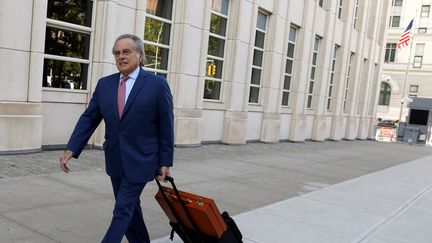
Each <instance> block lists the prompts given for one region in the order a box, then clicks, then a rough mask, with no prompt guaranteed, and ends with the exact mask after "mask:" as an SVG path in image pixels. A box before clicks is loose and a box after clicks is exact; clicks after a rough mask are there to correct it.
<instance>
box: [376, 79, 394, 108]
mask: <svg viewBox="0 0 432 243" xmlns="http://www.w3.org/2000/svg"><path fill="white" fill-rule="evenodd" d="M390 96H391V87H390V85H389V84H388V83H386V82H381V88H380V95H379V101H378V105H386V106H388V105H389V104H390Z"/></svg>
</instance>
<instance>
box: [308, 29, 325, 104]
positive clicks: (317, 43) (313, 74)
mask: <svg viewBox="0 0 432 243" xmlns="http://www.w3.org/2000/svg"><path fill="white" fill-rule="evenodd" d="M321 40H322V38H321V37H320V36H318V35H315V38H314V46H313V49H312V60H311V69H310V73H309V82H308V85H307V89H306V92H307V93H306V109H309V110H311V109H313V107H312V106H313V94H314V90H315V87H314V86H315V83H316V81H317V80H318V78H317V69H318V59H319V51H320V47H321Z"/></svg>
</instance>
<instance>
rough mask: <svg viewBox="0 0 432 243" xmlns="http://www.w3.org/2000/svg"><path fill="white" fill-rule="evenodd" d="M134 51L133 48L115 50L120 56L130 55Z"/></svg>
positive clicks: (115, 54)
mask: <svg viewBox="0 0 432 243" xmlns="http://www.w3.org/2000/svg"><path fill="white" fill-rule="evenodd" d="M133 52H134V51H133V50H132V49H124V50H121V51H113V54H114V56H115V57H119V56H120V55H123V56H129V55H131V54H132V53H133Z"/></svg>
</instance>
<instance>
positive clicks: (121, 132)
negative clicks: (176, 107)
mask: <svg viewBox="0 0 432 243" xmlns="http://www.w3.org/2000/svg"><path fill="white" fill-rule="evenodd" d="M143 48H144V46H143V42H142V40H141V39H140V38H139V37H137V36H134V35H129V34H125V35H121V36H119V37H118V38H117V40H116V41H115V44H114V47H113V54H114V57H115V61H116V66H117V69H118V70H119V73H115V74H112V75H109V76H106V77H103V78H101V79H100V80H99V82H98V83H97V86H96V89H95V91H94V93H93V96H92V99H91V101H90V104H89V106H88V107H87V109H86V110H85V112H84V113H83V114H82V115H81V117H80V119H79V120H78V123H77V124H76V126H75V129H74V131H73V133H72V135H71V138H70V140H69V142H68V144H67V146H66V150H65V152H64V153H63V155H62V156H61V157H60V167H61V169H62V170H63V171H64V172H66V173H68V172H69V168H68V166H67V162H68V161H69V159H70V158H72V157H73V158H78V157H79V155H80V153H81V151H82V150H83V148H84V147H85V146H86V144H87V142H88V140H89V138H90V136H91V135H92V134H93V132H94V130H95V129H96V128H97V126H98V125H99V123H100V122H101V121H102V119H103V120H104V122H105V142H104V144H103V148H104V150H105V164H106V172H107V174H108V175H109V176H110V177H111V183H112V187H113V191H114V197H115V199H116V202H115V206H114V211H113V217H112V221H111V224H110V226H109V228H108V231H107V233H106V234H105V237H104V239H103V240H102V242H104V243H105V242H106V243H117V242H120V241H121V240H122V238H123V236H124V235H126V237H127V239H128V241H129V242H131V243H135V242H137V243H145V242H150V239H149V235H148V232H147V228H146V226H145V223H144V219H143V214H142V210H141V206H140V199H139V197H140V195H141V193H142V190H143V189H144V186H145V185H146V183H147V182H148V181H151V180H152V179H154V177H155V175H156V174H158V176H157V179H158V180H160V181H164V180H165V177H166V176H169V173H170V172H169V168H170V167H171V166H172V164H173V151H174V129H173V123H174V121H173V120H174V119H173V117H174V115H173V105H172V95H171V92H170V89H169V86H168V83H167V81H166V80H165V79H164V78H162V77H160V76H156V75H153V74H150V73H147V72H145V71H144V70H143V69H142V68H141V67H140V66H141V65H142V63H143V59H144V49H143Z"/></svg>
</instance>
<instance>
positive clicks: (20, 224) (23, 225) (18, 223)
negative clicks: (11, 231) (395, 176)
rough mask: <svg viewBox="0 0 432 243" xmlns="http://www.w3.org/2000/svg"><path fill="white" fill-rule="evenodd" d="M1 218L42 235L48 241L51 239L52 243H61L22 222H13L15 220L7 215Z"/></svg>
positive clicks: (1, 215) (0, 215)
mask: <svg viewBox="0 0 432 243" xmlns="http://www.w3.org/2000/svg"><path fill="white" fill-rule="evenodd" d="M0 217H2V218H5V219H6V220H9V221H10V222H13V223H14V224H17V225H19V226H21V227H24V228H26V229H28V230H30V231H32V232H34V233H36V234H39V235H42V236H43V237H46V238H48V239H50V240H52V241H55V242H58V243H61V241H59V240H57V239H55V238H53V237H51V236H49V235H47V234H44V233H42V232H39V231H37V230H35V229H32V228H30V227H28V226H27V225H25V224H22V223H20V222H17V221H15V220H13V219H11V218H9V217H7V216H6V215H3V214H1V213H0Z"/></svg>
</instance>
